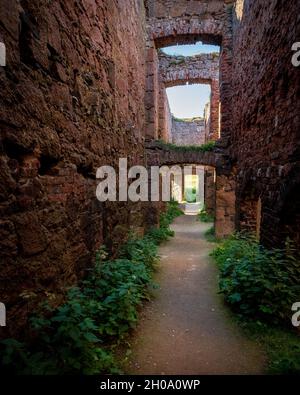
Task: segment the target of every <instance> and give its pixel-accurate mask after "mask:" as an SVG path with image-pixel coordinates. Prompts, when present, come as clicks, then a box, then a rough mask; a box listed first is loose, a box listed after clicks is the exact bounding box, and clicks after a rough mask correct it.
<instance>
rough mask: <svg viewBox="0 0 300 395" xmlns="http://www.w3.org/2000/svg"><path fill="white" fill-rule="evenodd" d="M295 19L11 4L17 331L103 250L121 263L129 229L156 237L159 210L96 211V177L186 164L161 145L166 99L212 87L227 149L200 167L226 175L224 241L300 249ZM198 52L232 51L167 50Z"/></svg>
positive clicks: (5, 97)
mask: <svg viewBox="0 0 300 395" xmlns="http://www.w3.org/2000/svg"><path fill="white" fill-rule="evenodd" d="M299 8H300V5H299V0H295V1H288V2H286V1H285V2H284V1H280V0H255V1H254V0H236V1H233V0H222V1H220V0H212V1H208V0H203V1H202V0H177V1H175V0H168V1H163V0H155V1H154V0H145V1H142V0H110V1H102V0H68V1H62V0H59V1H47V2H46V1H44V2H43V1H40V0H30V1H28V0H22V1H17V0H2V1H1V3H0V41H1V42H4V43H5V46H6V51H7V62H6V67H0V86H1V97H0V101H1V104H0V125H1V129H0V132H1V144H0V169H1V172H0V177H1V190H0V211H1V220H0V254H1V269H0V300H1V302H4V303H5V304H6V306H7V313H8V319H12V320H13V322H15V323H16V325H15V328H14V329H12V328H10V330H11V331H15V332H18V331H19V330H20V329H21V328H22V326H24V325H25V324H26V319H27V315H28V312H31V311H32V310H33V309H34V308H35V306H36V305H37V304H38V303H39V302H40V301H41V300H44V299H45V298H47V297H50V296H51V298H52V300H55V301H56V303H57V304H59V303H60V302H61V300H62V299H63V296H64V294H65V292H66V289H67V287H69V286H71V285H73V284H75V283H76V282H77V281H78V280H79V279H80V278H82V277H83V276H84V275H85V273H86V269H87V268H89V267H90V266H91V265H93V262H94V256H95V251H96V250H97V249H98V248H99V247H100V245H102V244H106V245H107V246H108V248H109V249H110V250H111V251H112V252H114V251H116V249H117V247H118V245H119V244H120V243H122V241H123V240H125V239H126V237H127V234H128V231H129V230H130V229H133V230H134V231H136V232H138V233H139V234H140V233H142V232H143V231H144V230H145V229H146V228H147V227H148V226H152V225H155V224H156V222H157V216H158V215H157V214H158V211H159V210H160V209H161V207H162V206H161V205H160V204H158V205H152V204H150V203H149V204H142V203H130V202H116V203H100V202H98V201H97V199H96V196H95V190H96V179H95V174H96V169H97V168H98V167H99V166H101V165H106V164H108V165H111V166H115V167H117V164H118V160H119V158H120V157H127V158H128V165H129V166H131V165H133V164H143V165H148V166H149V165H150V164H151V158H153V155H154V156H155V155H156V158H159V163H160V164H164V163H165V164H167V162H168V160H167V159H166V160H165V159H164V158H166V157H169V158H170V157H172V158H173V159H172V161H174V163H175V162H176V163H177V164H184V163H186V161H187V157H185V156H184V155H180V154H178V156H177V157H174V155H175V154H174V153H169V154H166V153H165V152H160V153H159V154H158V152H157V151H158V150H159V148H158V147H156V145H155V142H153V141H154V140H157V139H164V140H165V141H170V140H171V138H172V136H171V132H170V131H171V129H172V128H171V122H172V121H171V118H170V113H169V108H168V103H167V101H166V96H165V87H166V86H171V85H174V84H178V83H182V82H184V81H189V82H191V83H194V82H197V81H198V82H199V81H201V82H205V83H209V84H210V85H211V87H212V99H211V103H210V106H211V112H210V118H211V119H210V121H209V122H208V121H207V124H206V127H204V129H205V130H206V132H204V133H205V135H206V138H205V141H207V140H210V139H214V140H217V143H216V147H215V149H214V151H213V152H211V153H207V155H206V156H205V155H204V154H201V153H198V155H197V154H193V155H195V156H193V163H194V164H202V165H210V166H214V168H215V171H216V193H215V214H216V223H215V226H216V232H217V236H220V237H223V236H227V235H229V234H230V233H231V232H233V231H234V230H235V229H248V230H251V231H255V232H256V233H257V235H258V237H260V240H261V242H262V243H264V244H266V245H269V246H272V245H279V244H280V243H283V242H284V240H285V239H286V237H288V236H289V237H290V238H293V239H294V240H296V241H297V242H298V243H299V241H300V218H299V212H300V210H299V208H300V206H299V201H300V166H299V152H300V151H299V144H300V143H299V142H300V139H299V125H300V120H299V117H300V111H299V95H300V91H299V86H300V84H299V74H300V70H299V68H297V67H294V66H293V65H292V64H291V56H292V53H291V47H292V44H293V43H294V42H296V41H300V31H299V23H298V24H297V15H298V13H299ZM199 40H201V41H202V42H203V43H210V44H217V45H220V48H221V51H220V54H219V56H217V55H216V56H214V55H201V56H199V57H195V58H192V59H190V58H188V59H185V60H184V61H181V62H178V59H170V58H169V57H167V56H164V55H162V54H161V51H160V48H163V47H166V46H169V45H173V44H187V43H194V42H196V41H199ZM171 63H172V64H171ZM149 144H150V145H149ZM155 152H156V153H155ZM166 155H167V156H166ZM189 160H190V159H189ZM147 161H148V163H147ZM208 161H209V163H208ZM12 317H14V318H12ZM11 334H12V333H11Z"/></svg>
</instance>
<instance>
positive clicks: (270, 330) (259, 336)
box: [237, 317, 300, 374]
mask: <svg viewBox="0 0 300 395" xmlns="http://www.w3.org/2000/svg"><path fill="white" fill-rule="evenodd" d="M237 320H238V322H237V323H238V325H239V326H240V327H242V329H243V331H244V332H245V334H246V335H247V336H248V337H249V338H250V339H252V340H254V341H255V342H257V343H259V344H260V345H261V346H262V347H263V349H264V350H265V352H266V355H267V357H268V361H267V362H268V364H267V372H268V373H270V374H299V373H300V342H299V335H298V334H297V333H296V331H292V330H288V329H287V328H284V327H278V326H274V325H270V324H267V323H263V322H261V321H259V320H251V321H249V320H246V319H245V318H243V317H239V318H238V319H237Z"/></svg>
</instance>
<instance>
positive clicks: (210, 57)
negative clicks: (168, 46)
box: [159, 51, 220, 87]
mask: <svg viewBox="0 0 300 395" xmlns="http://www.w3.org/2000/svg"><path fill="white" fill-rule="evenodd" d="M219 68H220V61H219V54H218V53H209V54H205V53H203V54H200V55H194V56H178V55H177V56H170V55H166V54H165V53H164V52H163V51H160V52H159V72H160V75H161V78H162V81H163V82H164V83H165V85H166V86H167V87H169V86H174V85H178V83H181V84H182V83H185V82H190V83H193V82H195V83H203V84H210V83H211V81H212V80H215V81H219Z"/></svg>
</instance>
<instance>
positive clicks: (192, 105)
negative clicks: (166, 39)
mask: <svg viewBox="0 0 300 395" xmlns="http://www.w3.org/2000/svg"><path fill="white" fill-rule="evenodd" d="M162 50H163V51H164V52H165V53H166V54H168V55H183V56H193V55H197V54H200V53H211V52H219V50H220V48H219V47H218V46H214V45H203V44H202V43H201V42H198V43H196V44H194V45H176V46H172V47H166V48H162ZM167 95H168V99H169V104H170V108H171V112H172V114H173V115H174V116H175V117H177V118H193V117H199V116H201V117H202V116H203V111H204V107H205V104H206V103H207V102H208V101H209V98H210V86H209V85H202V84H195V85H180V86H174V87H172V88H167Z"/></svg>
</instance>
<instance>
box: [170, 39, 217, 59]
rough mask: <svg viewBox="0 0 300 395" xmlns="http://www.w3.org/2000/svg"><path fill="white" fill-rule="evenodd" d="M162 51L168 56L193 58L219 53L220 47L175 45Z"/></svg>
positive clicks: (198, 44)
mask: <svg viewBox="0 0 300 395" xmlns="http://www.w3.org/2000/svg"><path fill="white" fill-rule="evenodd" d="M162 51H163V52H165V53H166V54H168V55H183V56H193V55H197V54H200V53H211V52H219V51H220V47H218V46H216V45H206V44H202V43H201V42H197V43H196V44H192V45H174V46H172V47H166V48H162Z"/></svg>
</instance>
